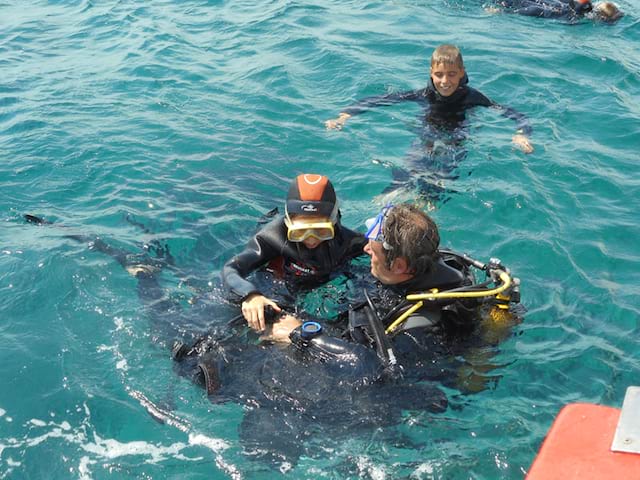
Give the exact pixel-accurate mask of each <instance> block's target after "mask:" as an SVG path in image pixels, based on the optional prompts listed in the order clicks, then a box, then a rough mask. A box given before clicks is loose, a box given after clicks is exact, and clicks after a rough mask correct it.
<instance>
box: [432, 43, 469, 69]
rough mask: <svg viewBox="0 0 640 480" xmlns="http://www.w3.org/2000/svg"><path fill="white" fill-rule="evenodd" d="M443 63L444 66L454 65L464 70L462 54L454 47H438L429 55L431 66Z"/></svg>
mask: <svg viewBox="0 0 640 480" xmlns="http://www.w3.org/2000/svg"><path fill="white" fill-rule="evenodd" d="M441 63H444V64H445V65H455V66H456V67H459V68H464V63H463V61H462V54H461V53H460V49H459V48H458V47H456V46H455V45H440V46H439V47H438V48H436V49H435V50H434V51H433V53H432V54H431V66H432V67H433V66H434V65H439V64H441Z"/></svg>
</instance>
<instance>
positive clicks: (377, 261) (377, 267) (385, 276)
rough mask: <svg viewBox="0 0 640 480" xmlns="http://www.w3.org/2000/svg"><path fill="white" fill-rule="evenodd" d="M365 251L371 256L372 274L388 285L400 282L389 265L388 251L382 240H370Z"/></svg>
mask: <svg viewBox="0 0 640 480" xmlns="http://www.w3.org/2000/svg"><path fill="white" fill-rule="evenodd" d="M364 252H365V253H366V254H367V255H369V256H371V275H373V276H374V277H376V278H377V279H378V280H380V281H381V282H382V283H384V284H386V285H391V284H394V283H398V282H397V280H396V278H395V275H394V273H393V272H392V271H391V270H390V269H389V268H388V267H387V253H386V251H385V249H384V247H383V246H382V242H376V241H375V240H369V243H367V244H366V245H365V246H364Z"/></svg>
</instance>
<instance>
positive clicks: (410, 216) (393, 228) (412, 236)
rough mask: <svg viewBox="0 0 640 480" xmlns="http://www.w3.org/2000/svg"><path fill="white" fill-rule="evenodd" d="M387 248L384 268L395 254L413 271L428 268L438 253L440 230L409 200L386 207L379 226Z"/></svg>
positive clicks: (420, 273) (388, 265)
mask: <svg viewBox="0 0 640 480" xmlns="http://www.w3.org/2000/svg"><path fill="white" fill-rule="evenodd" d="M383 236H384V239H385V242H386V243H387V244H388V245H389V246H390V247H391V250H387V251H386V252H385V253H386V256H387V268H391V264H392V263H393V261H394V260H395V259H396V258H399V257H403V258H405V259H406V261H407V266H408V268H409V270H410V271H411V272H413V273H414V274H415V275H423V274H425V273H427V272H429V271H430V270H431V268H432V267H433V262H434V261H435V259H436V258H437V256H438V246H439V245H440V233H439V232H438V226H437V225H436V224H435V222H434V221H433V220H432V219H431V217H429V216H428V215H427V214H426V213H424V212H423V211H422V210H420V209H419V208H418V207H416V206H414V205H409V204H400V205H395V206H394V207H392V208H391V210H389V212H388V213H387V215H386V217H385V219H384V227H383Z"/></svg>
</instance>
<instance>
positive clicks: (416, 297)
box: [385, 270, 511, 335]
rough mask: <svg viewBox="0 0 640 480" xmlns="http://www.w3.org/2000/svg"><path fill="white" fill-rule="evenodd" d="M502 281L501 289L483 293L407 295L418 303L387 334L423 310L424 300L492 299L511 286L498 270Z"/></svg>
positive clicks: (394, 323) (504, 275)
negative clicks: (414, 313)
mask: <svg viewBox="0 0 640 480" xmlns="http://www.w3.org/2000/svg"><path fill="white" fill-rule="evenodd" d="M498 272H499V274H498V275H499V277H500V280H501V281H502V285H500V286H499V287H496V288H493V289H491V290H485V291H481V292H431V293H414V294H411V295H407V300H409V301H410V302H416V303H415V304H414V305H413V306H412V307H411V308H409V309H408V310H407V311H406V312H404V313H403V314H402V315H400V316H399V317H398V318H396V319H395V320H394V321H393V323H392V324H391V325H389V326H388V327H387V329H386V330H385V333H386V334H387V335H388V334H389V333H391V332H393V331H394V330H395V329H396V328H398V326H399V325H400V324H402V322H404V321H405V320H406V319H407V318H409V316H410V315H411V314H412V313H413V312H415V311H416V310H418V309H420V308H422V306H423V305H424V302H423V300H438V299H440V298H481V297H492V296H495V295H499V294H500V293H502V292H504V291H505V290H506V289H507V288H509V287H510V286H511V277H510V276H509V274H508V273H507V272H505V271H503V270H498Z"/></svg>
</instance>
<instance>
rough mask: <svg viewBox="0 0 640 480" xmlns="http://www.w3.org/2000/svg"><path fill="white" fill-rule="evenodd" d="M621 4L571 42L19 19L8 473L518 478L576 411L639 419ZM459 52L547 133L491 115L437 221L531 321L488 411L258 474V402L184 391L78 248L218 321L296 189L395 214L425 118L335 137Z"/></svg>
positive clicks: (5, 324) (555, 34)
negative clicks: (493, 265) (569, 407)
mask: <svg viewBox="0 0 640 480" xmlns="http://www.w3.org/2000/svg"><path fill="white" fill-rule="evenodd" d="M619 4H620V6H621V8H622V9H623V10H624V11H625V12H626V13H627V15H626V16H625V17H624V18H623V19H622V20H621V21H620V22H619V23H617V24H616V25H597V24H594V23H592V22H590V21H585V22H581V23H579V24H576V25H569V24H567V23H565V22H562V21H555V20H543V19H535V18H527V17H519V16H516V15H508V14H491V13H488V12H487V11H485V10H484V9H483V5H482V2H480V1H477V2H476V1H471V2H469V1H467V2H462V1H449V0H434V1H417V0H411V1H409V0H393V1H384V2H382V1H380V2H374V1H349V0H341V1H334V0H323V1H315V0H310V1H307V2H293V1H288V0H275V1H264V0H254V1H243V0H235V1H205V0H200V1H194V0H185V1H179V2H178V1H176V2H172V1H149V2H140V1H132V0H104V1H93V0H81V1H72V0H65V1H54V0H50V1H0V71H1V76H0V179H1V180H0V182H1V183H0V185H1V194H0V220H1V221H2V228H1V229H0V379H1V380H2V388H0V478H2V479H42V478H56V479H58V478H59V479H83V480H84V479H106V478H126V479H165V478H166V479H169V478H174V479H226V478H232V479H244V478H246V479H253V478H280V477H282V478H295V479H298V478H309V479H312V478H313V479H317V478H325V479H346V478H364V479H375V480H382V479H397V478H408V479H432V478H433V479H519V478H523V477H524V475H525V474H526V472H527V470H528V469H529V467H530V465H531V462H532V461H533V459H534V457H535V454H536V452H537V450H538V448H539V446H540V444H541V442H542V440H543V438H544V435H545V433H546V432H547V429H548V428H549V426H550V424H551V422H552V421H553V419H554V417H555V415H556V414H557V412H558V411H559V409H560V408H561V407H562V406H563V405H565V404H567V403H570V402H591V403H596V404H602V405H608V406H614V407H620V406H621V404H622V400H623V398H624V393H625V390H626V388H627V387H628V386H630V385H634V384H635V385H637V384H638V383H639V380H638V378H640V376H639V374H640V340H639V332H640V241H638V239H639V238H640V227H639V223H640V213H639V212H640V169H639V164H640V155H639V154H638V151H639V149H640V49H639V48H638V46H639V45H640V22H639V20H638V19H639V18H640V7H639V5H638V3H637V2H635V1H631V0H620V2H619ZM441 43H455V44H457V45H458V46H459V47H460V48H461V50H462V53H463V55H464V59H465V63H466V67H467V72H468V75H469V79H470V84H471V85H472V86H474V87H475V88H478V89H479V90H481V91H482V92H483V93H484V94H485V95H487V96H489V97H491V98H492V99H493V100H495V101H496V102H498V103H500V104H503V105H507V106H510V107H512V108H515V109H517V110H518V111H520V112H523V113H525V114H526V115H527V117H528V118H529V121H530V123H531V125H532V126H533V129H534V132H533V135H532V142H533V145H534V147H535V151H534V152H533V153H532V154H530V155H525V154H523V153H522V152H520V151H518V150H516V149H515V148H514V147H513V146H512V145H511V135H512V134H513V132H514V128H515V127H514V123H513V122H512V121H511V120H509V119H506V118H504V117H502V116H500V115H499V113H497V112H496V111H494V110H491V109H476V110H474V111H473V112H472V113H471V114H470V115H469V116H468V122H467V126H466V128H465V132H466V133H465V134H466V137H467V138H466V139H465V140H464V141H463V143H462V145H461V146H460V145H459V146H458V147H456V148H459V149H462V150H461V152H462V153H461V154H460V155H457V154H455V152H454V154H453V156H454V157H456V159H457V160H456V166H455V168H454V171H453V173H451V174H450V175H446V176H445V178H443V179H442V183H443V187H444V188H445V189H446V192H447V193H446V195H444V196H443V197H441V198H439V199H437V200H435V201H432V202H430V203H429V204H428V205H425V208H427V207H428V208H430V213H431V215H432V216H433V217H434V218H435V220H436V221H437V222H438V224H439V226H440V229H441V237H442V245H443V246H448V247H452V248H454V249H456V250H459V251H463V252H467V253H469V254H471V255H472V256H474V257H476V258H479V259H482V260H487V259H489V258H490V257H498V258H500V259H501V260H502V261H503V263H504V264H505V265H507V266H508V267H509V268H510V269H511V270H512V272H513V274H514V275H516V276H517V277H519V278H520V279H521V282H522V287H521V291H522V303H523V304H524V305H525V306H526V307H527V309H528V312H527V314H526V317H525V319H524V322H523V323H522V324H520V325H518V326H517V327H516V328H515V329H514V330H513V332H512V334H511V335H509V336H508V338H506V339H505V340H504V341H503V342H502V343H501V344H500V345H499V346H498V347H497V348H495V349H494V350H492V351H491V352H489V353H490V356H491V357H492V363H493V367H492V369H491V371H490V375H489V376H488V377H486V378H485V380H486V382H485V384H484V385H483V387H482V388H478V389H477V390H478V392H477V393H473V394H472V393H470V392H468V391H463V389H456V388H455V387H452V386H451V385H450V384H449V385H448V386H444V385H443V386H441V388H442V389H443V390H444V391H445V392H446V393H447V396H448V397H449V408H448V410H447V411H446V412H444V413H439V414H435V413H429V412H424V411H406V412H403V414H402V418H401V420H400V421H399V422H398V424H397V425H393V426H384V427H382V426H381V427H379V428H371V429H368V430H364V431H363V432H353V433H352V434H350V435H341V436H336V435H333V432H332V429H330V428H323V427H322V425H320V426H317V427H316V426H310V429H312V430H313V432H314V434H313V436H312V438H310V439H307V440H304V442H305V450H304V454H303V455H301V456H300V457H299V458H298V459H297V461H295V462H287V461H282V462H278V461H276V460H273V461H265V460H260V459H257V458H255V457H256V455H255V451H252V450H251V449H250V448H248V447H247V445H245V444H244V443H243V442H242V441H241V438H240V436H239V428H240V425H241V424H242V421H243V416H244V415H245V414H246V411H247V409H248V407H246V406H242V405H238V404H236V403H233V402H230V403H219V404H213V403H211V402H210V401H209V400H208V399H207V397H206V394H205V393H204V391H203V390H202V389H201V388H200V387H198V386H196V385H194V384H192V383H191V382H190V381H189V380H188V379H185V378H183V377H180V376H178V375H177V374H176V372H175V371H174V369H173V366H172V360H171V358H170V356H169V351H168V348H167V345H166V344H165V343H163V339H162V338H158V337H157V335H156V333H154V330H153V329H152V328H151V327H150V324H151V323H150V319H149V313H148V311H147V310H146V309H145V305H144V304H143V302H141V300H140V298H139V297H138V295H137V289H136V279H135V278H134V277H133V276H131V275H130V274H129V273H128V272H127V271H126V270H125V269H123V268H122V267H121V266H120V264H118V262H117V261H115V260H114V259H113V258H111V257H110V256H108V255H104V254H102V253H100V252H97V251H95V249H93V250H92V249H91V248H89V246H88V245H87V244H86V243H83V242H75V241H73V240H71V239H69V238H68V236H69V235H70V234H73V235H75V234H87V235H97V236H99V237H100V238H101V239H103V240H104V241H106V242H109V243H110V244H111V245H114V246H116V247H117V248H119V249H122V250H123V251H126V252H130V253H131V254H132V255H136V254H141V253H143V252H145V251H147V250H148V248H147V247H149V246H154V245H156V246H157V245H162V246H166V247H168V248H169V251H170V252H171V255H172V257H173V259H174V264H173V268H172V269H168V270H166V271H164V272H163V273H162V281H163V287H164V288H165V289H166V292H167V295H168V296H169V297H170V298H172V299H173V300H174V301H175V303H176V304H177V305H180V306H181V308H182V312H183V317H184V318H187V320H189V321H187V322H186V323H184V324H183V325H182V327H183V328H184V331H185V332H187V333H189V332H194V335H195V334H196V333H197V332H202V331H206V329H207V328H208V327H209V326H210V325H217V326H218V327H221V326H224V325H226V322H227V321H228V320H229V319H230V318H231V317H232V316H233V315H234V314H235V313H237V310H234V307H233V306H231V305H228V304H225V303H224V301H223V299H224V295H223V292H221V289H220V280H219V273H220V269H221V267H222V265H223V264H224V262H225V260H226V259H228V258H229V257H230V256H231V255H233V254H235V253H237V252H238V251H240V249H241V248H242V247H243V246H244V244H245V242H246V241H247V240H248V239H249V238H250V236H251V235H252V233H253V232H254V231H255V228H256V224H257V222H258V220H259V218H260V217H261V216H262V215H264V214H265V213H266V212H267V211H269V210H271V209H272V208H274V207H277V206H282V204H283V200H284V197H285V195H286V190H287V187H288V184H289V182H290V180H291V179H292V178H293V177H294V176H295V175H297V174H299V173H303V172H317V173H322V174H326V175H328V176H329V177H330V178H331V180H332V181H333V183H334V185H335V187H336V190H337V192H338V196H339V197H340V199H341V202H342V203H341V208H342V213H343V221H344V223H345V224H346V225H348V226H350V227H353V228H357V229H360V230H361V231H362V230H363V229H364V227H363V222H364V220H365V219H366V218H368V217H371V216H373V215H375V214H376V213H377V211H378V210H379V208H380V205H381V203H382V202H383V201H384V199H383V198H382V196H381V195H382V194H383V192H384V191H385V189H386V188H387V187H388V186H389V185H390V183H391V181H392V174H393V171H394V168H402V167H403V162H405V160H406V156H407V154H408V152H410V151H411V149H412V145H413V144H414V142H415V141H416V139H417V138H418V134H419V130H420V120H419V118H418V114H419V113H420V109H419V108H418V107H416V106H415V105H414V104H400V105H396V106H392V107H385V108H378V109H376V110H374V111H371V112H367V113H365V114H363V115H361V116H358V117H355V118H352V119H350V121H349V122H348V123H347V125H346V126H345V128H344V129H343V130H341V131H327V130H326V129H325V127H324V121H325V120H327V119H329V118H333V117H335V116H337V114H338V113H339V112H340V109H341V108H345V107H347V106H348V105H350V104H352V103H354V102H355V101H357V100H358V99H360V98H362V97H365V96H369V95H376V94H382V93H385V92H392V91H402V90H407V89H412V88H420V87H423V86H425V85H426V82H427V79H428V66H429V56H430V54H431V52H432V50H433V48H434V47H436V46H437V45H439V44H441ZM447 148H448V147H447V146H446V145H445V146H443V147H442V148H441V153H440V154H441V155H443V156H444V158H445V160H444V161H445V162H446V157H447V155H449V156H451V155H450V152H449V153H447ZM440 154H439V155H440ZM436 163H437V162H436ZM419 197H420V194H419V192H418V191H415V192H412V191H410V190H409V191H407V192H405V200H420V198H419ZM25 213H30V214H36V215H39V216H42V217H44V218H46V219H47V220H49V221H51V222H53V225H45V226H41V227H36V226H33V225H29V224H27V223H26V222H25V221H24V220H23V217H22V216H23V214H25ZM335 288H340V285H338V286H337V287H335ZM193 298H197V299H198V301H197V302H195V303H193V301H192V299H193ZM201 304H208V305H214V306H215V305H216V304H219V307H218V308H217V309H216V308H213V310H212V311H214V312H217V314H215V315H211V314H207V315H204V314H203V313H202V310H201V309H199V308H198V305H201ZM319 304H320V305H319ZM309 305H310V307H309V308H310V309H315V310H316V312H315V313H317V312H318V311H322V310H323V309H324V310H325V311H326V312H325V313H331V308H332V307H331V305H329V306H328V307H325V306H323V304H322V295H321V294H317V295H316V297H314V298H312V299H311V300H310V301H309ZM185 312H186V313H185ZM191 314H192V319H191ZM190 319H191V320H190ZM479 355H480V356H482V352H480V353H479ZM469 368H470V369H471V370H473V368H474V366H473V364H470V367H469ZM475 374H476V376H477V377H479V378H480V379H481V380H482V378H483V375H484V373H483V371H482V369H481V368H479V369H478V371H477V372H475ZM436 385H437V382H436ZM348 407H349V406H348V405H345V404H341V405H335V413H336V417H337V418H339V416H340V412H341V409H344V408H348ZM154 412H155V415H154ZM154 417H155V418H154ZM159 420H161V421H159ZM374 427H375V426H374ZM265 428H268V426H266V427H265ZM268 434H269V432H268V431H267V432H266V433H265V436H268ZM301 441H302V440H301Z"/></svg>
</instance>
